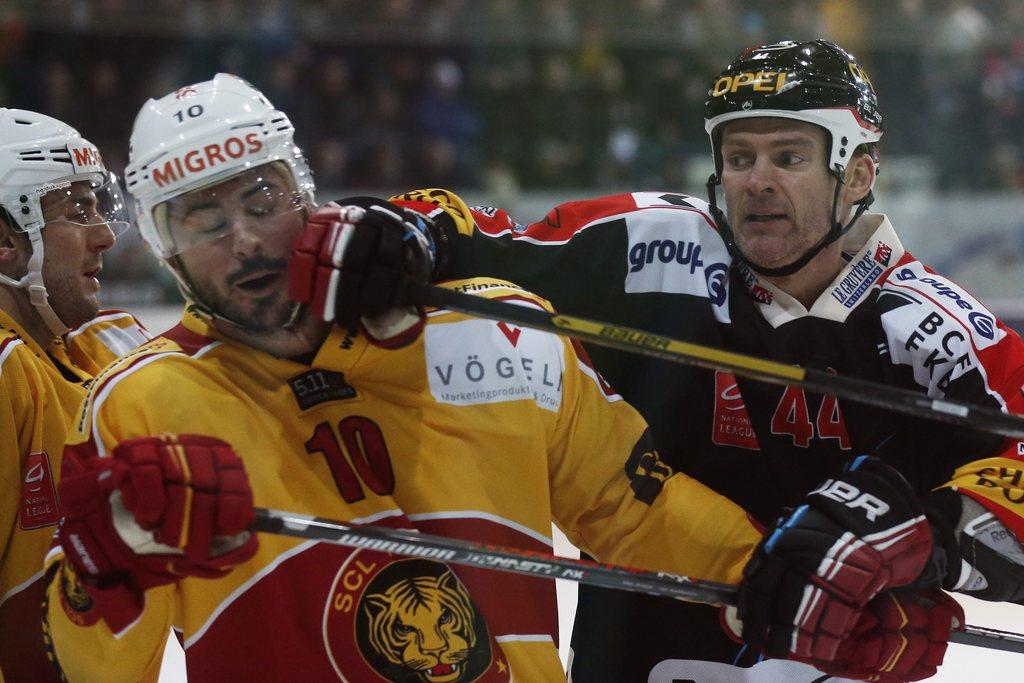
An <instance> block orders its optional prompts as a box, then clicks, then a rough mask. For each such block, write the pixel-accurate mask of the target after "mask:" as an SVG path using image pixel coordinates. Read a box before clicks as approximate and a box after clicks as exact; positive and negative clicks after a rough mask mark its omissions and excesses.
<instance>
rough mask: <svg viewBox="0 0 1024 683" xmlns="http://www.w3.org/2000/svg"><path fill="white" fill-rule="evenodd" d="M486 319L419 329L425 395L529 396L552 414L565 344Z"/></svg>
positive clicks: (459, 399)
mask: <svg viewBox="0 0 1024 683" xmlns="http://www.w3.org/2000/svg"><path fill="white" fill-rule="evenodd" d="M501 325H503V326H499V323H495V322H493V321H490V320H464V321H460V322H456V323H435V324H431V325H428V326H427V329H426V331H425V333H424V344H425V348H426V360H427V375H428V381H429V385H430V393H431V395H433V397H434V399H435V400H437V401H438V402H439V403H450V404H453V405H474V404H479V403H503V402H506V401H521V400H523V399H532V400H533V401H534V402H535V403H536V404H537V405H538V406H539V407H541V408H543V409H545V410H550V411H552V412H557V411H558V408H559V406H560V405H561V403H562V379H563V373H564V371H565V360H564V347H563V346H562V342H561V341H559V339H558V338H557V337H555V336H554V335H550V334H546V333H543V332H537V331H536V330H528V329H525V328H517V327H513V326H511V325H508V324H501Z"/></svg>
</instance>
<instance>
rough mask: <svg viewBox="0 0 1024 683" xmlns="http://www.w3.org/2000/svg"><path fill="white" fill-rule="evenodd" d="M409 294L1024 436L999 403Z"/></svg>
mask: <svg viewBox="0 0 1024 683" xmlns="http://www.w3.org/2000/svg"><path fill="white" fill-rule="evenodd" d="M410 296H411V298H412V299H413V301H415V302H416V303H418V304H421V305H424V306H432V307H436V308H446V309H448V310H452V311H458V312H460V313H465V314H467V315H472V316H477V317H480V318H490V319H492V320H500V321H504V322H509V323H514V324H516V325H520V326H522V327H528V328H532V329H535V330H542V331H544V332H553V333H554V334H561V335H565V336H567V337H575V338H576V339H581V340H583V341H587V342H590V343H592V344H597V345H599V346H607V347H609V348H613V349H619V350H620V351H627V352H630V353H638V354H642V355H645V356H653V357H655V358H661V359H662V360H667V361H671V362H674V363H683V364H685V365H694V366H697V367H702V368H707V369H710V370H724V371H728V372H732V373H734V374H736V375H741V376H743V377H748V378H750V379H756V380H761V381H763V382H770V383H772V384H783V385H789V386H797V387H803V388H804V389H809V390H811V391H814V392H817V393H821V394H831V395H833V396H837V397H839V398H845V399H847V400H850V401H856V402H858V403H866V404H869V405H873V406H877V407H879V408H885V409H887V410H893V411H896V412H900V413H905V414H907V415H914V416H917V417H923V418H928V419H932V420H940V421H942V422H948V423H950V424H955V425H959V426H963V427H969V428H971V429H976V430H979V431H985V432H992V433H994V434H1002V435H1003V436H1009V437H1015V438H1024V418H1021V417H1018V416H1016V415H1010V414H1007V413H1002V412H1000V411H998V410H995V409H993V408H986V407H984V406H976V405H971V404H969V403H963V402H961V401H953V400H949V399H938V398H932V397H929V396H926V395H925V394H922V393H918V392H915V391H910V390H908V389H902V388H899V387H890V386H885V385H882V384H877V383H875V382H869V381H866V380H862V379H857V378H855V377H844V376H840V375H833V374H831V373H828V372H824V371H822V370H815V369H813V368H801V367H798V366H795V365H786V364H785V363H778V362H776V361H772V360H767V359H764V358H756V357H754V356H748V355H745V354H741V353H733V352H732V351H726V350H723V349H717V348H714V347H711V346H702V345H700V344H693V343H690V342H685V341H681V340H678V339H672V338H671V337H663V336H661V335H658V334H654V333H651V332H644V331H643V330H637V329H633V328H631V327H624V326H622V325H613V324H611V323H604V322H599V321H595V320H589V319H587V318H578V317H576V316H571V315H564V314H560V313H549V312H547V311H543V310H540V309H538V308H533V307H527V306H519V305H516V304H512V303H508V302H507V301H499V300H495V299H485V298H483V297H479V296H473V295H472V294H466V293H464V292H458V291H455V290H452V289H445V288H444V287H438V286H436V285H424V284H413V285H411V290H410Z"/></svg>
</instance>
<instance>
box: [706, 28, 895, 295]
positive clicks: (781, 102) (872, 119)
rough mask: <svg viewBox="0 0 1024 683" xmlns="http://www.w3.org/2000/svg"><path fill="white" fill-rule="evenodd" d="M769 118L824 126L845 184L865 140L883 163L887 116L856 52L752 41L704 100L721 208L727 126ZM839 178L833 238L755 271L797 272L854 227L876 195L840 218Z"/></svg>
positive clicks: (823, 43) (832, 162) (832, 163)
mask: <svg viewBox="0 0 1024 683" xmlns="http://www.w3.org/2000/svg"><path fill="white" fill-rule="evenodd" d="M766 116H767V117H779V118H787V119H794V120H797V121H804V122H806V123H811V124H814V125H816V126H820V127H821V128H824V129H825V131H826V132H827V133H828V135H829V148H830V154H829V161H828V170H829V171H830V172H831V173H832V174H833V175H835V176H836V178H837V180H838V181H839V184H842V182H843V181H844V178H845V171H846V166H847V164H848V163H849V161H850V159H851V158H852V157H853V152H854V150H855V149H856V148H857V147H858V146H859V145H868V151H869V152H870V153H871V156H872V158H873V159H874V160H875V162H876V164H877V154H876V152H875V143H877V142H878V140H879V139H881V137H882V115H881V113H880V112H879V110H878V97H877V96H876V95H875V91H874V88H873V87H872V86H871V81H870V79H868V76H867V74H866V73H865V72H864V69H863V67H861V65H860V64H859V63H858V62H857V60H856V58H855V57H854V56H853V55H851V54H850V53H849V52H847V51H846V50H844V49H843V48H841V47H839V46H838V45H836V44H835V43H832V42H829V41H827V40H812V41H809V42H806V43H797V42H796V41H793V40H786V41H782V42H779V43H774V44H770V45H758V46H755V47H749V48H747V49H746V50H744V51H743V52H741V53H740V54H739V56H738V57H736V59H734V60H733V61H732V63H730V64H729V66H727V67H726V68H725V70H723V71H722V72H721V73H720V74H719V75H718V76H717V77H716V78H715V80H714V81H713V82H712V84H711V88H710V89H709V90H708V99H707V101H706V102H705V103H704V128H705V129H706V130H707V132H708V135H709V136H710V138H711V151H712V154H713V156H714V161H715V173H714V175H712V176H711V178H709V180H708V194H709V199H710V202H711V205H712V207H713V208H715V210H716V211H717V205H716V200H715V190H714V188H715V186H716V185H718V184H720V183H721V175H722V150H721V143H722V129H723V127H724V124H725V123H727V122H729V121H734V120H736V119H743V118H754V117H766ZM839 184H837V186H836V202H834V204H833V211H832V214H833V221H832V222H833V228H832V230H831V231H830V232H829V234H828V235H827V236H826V238H825V239H824V240H823V241H822V242H821V243H820V244H819V245H817V246H816V247H814V248H813V249H812V250H811V251H809V252H808V253H807V254H804V255H803V256H801V257H800V258H799V259H797V261H795V262H794V263H792V264H790V265H789V266H784V267H782V268H776V269H760V268H758V267H757V266H755V265H754V264H750V265H751V266H752V267H753V268H754V270H757V271H758V272H761V273H764V274H766V275H788V274H791V273H794V272H796V271H797V270H799V269H800V268H802V267H803V266H804V265H806V264H807V262H808V261H810V260H811V258H813V257H814V256H815V254H817V253H818V252H819V251H821V249H823V248H824V247H826V246H828V245H829V244H831V243H832V242H834V241H835V240H837V239H839V238H840V237H841V236H842V235H843V234H844V233H845V232H846V231H847V230H849V228H850V226H852V225H853V223H854V221H856V220H857V218H859V217H860V215H861V214H862V213H863V212H864V211H865V210H866V209H867V207H868V206H869V205H870V204H871V202H872V201H873V199H874V197H873V196H872V195H871V193H870V192H869V193H868V195H867V196H866V197H865V198H864V199H863V200H861V201H860V202H859V204H860V206H859V207H858V210H857V213H856V214H855V215H854V217H853V219H852V220H851V221H850V222H849V223H848V224H847V225H846V226H842V225H841V224H839V223H838V222H837V221H836V219H835V214H836V212H837V210H838V206H837V204H838V197H839ZM716 217H717V216H716ZM722 218H723V219H724V217H722ZM720 227H722V228H723V236H724V237H725V238H726V241H727V243H728V245H729V248H730V250H731V251H733V252H734V254H738V250H737V249H735V245H734V244H733V235H732V230H731V229H730V228H729V227H728V224H727V223H724V224H722V225H720ZM740 257H741V258H742V255H740Z"/></svg>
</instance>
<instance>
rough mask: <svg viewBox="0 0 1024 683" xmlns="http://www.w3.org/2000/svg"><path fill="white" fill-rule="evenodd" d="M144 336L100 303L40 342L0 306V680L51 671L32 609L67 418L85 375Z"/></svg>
mask: <svg viewBox="0 0 1024 683" xmlns="http://www.w3.org/2000/svg"><path fill="white" fill-rule="evenodd" d="M148 338H149V337H148V335H146V333H145V331H144V330H143V329H142V328H141V327H140V326H139V325H138V323H137V322H136V321H135V319H134V318H132V317H131V316H130V315H129V314H127V313H123V312H120V311H104V312H103V313H101V314H100V315H99V316H98V317H96V318H95V319H94V320H92V321H91V322H89V323H87V324H85V325H83V326H82V327H79V328H77V329H75V330H72V331H70V332H68V333H67V334H66V335H65V336H64V338H58V339H54V340H53V341H52V342H51V343H50V344H49V345H47V347H46V348H45V349H44V348H42V347H41V346H39V344H37V343H36V341H35V340H34V339H32V337H30V336H29V335H28V334H26V333H25V331H24V330H22V329H21V328H20V327H19V326H18V324H17V323H16V322H15V321H14V320H13V319H12V318H11V317H10V316H9V315H7V314H6V313H4V312H3V311H0V482H2V484H3V488H4V491H6V493H5V494H3V496H2V497H0V501H2V502H0V533H2V536H0V558H2V560H0V562H2V564H0V671H2V672H3V677H2V678H0V680H4V679H6V680H7V681H44V680H49V679H51V678H53V677H54V671H53V667H52V666H51V665H50V664H49V662H48V661H47V658H46V652H45V649H44V647H43V641H42V633H41V630H40V619H39V610H40V605H41V604H42V600H43V590H44V586H43V581H42V576H43V559H44V557H45V556H46V552H47V550H48V549H49V547H50V541H51V539H52V537H53V532H54V529H55V528H56V524H57V521H58V519H59V518H60V515H59V511H58V500H57V491H56V486H55V483H56V480H57V478H58V476H59V475H60V461H61V453H62V451H63V448H64V440H65V437H66V436H67V433H68V425H69V423H70V422H71V420H72V419H73V418H74V416H75V413H76V411H77V410H78V407H79V404H80V403H81V402H82V399H83V398H84V397H85V394H86V386H87V385H88V383H89V382H90V381H91V380H92V378H93V376H94V375H95V374H96V373H97V372H98V371H99V370H100V369H101V368H102V367H103V366H105V365H107V364H109V363H111V362H113V361H114V359H116V358H117V357H118V356H119V355H121V354H122V353H124V352H126V351H128V350H130V349H132V348H134V347H136V346H138V345H139V344H141V343H143V342H144V341H146V340H147V339H148Z"/></svg>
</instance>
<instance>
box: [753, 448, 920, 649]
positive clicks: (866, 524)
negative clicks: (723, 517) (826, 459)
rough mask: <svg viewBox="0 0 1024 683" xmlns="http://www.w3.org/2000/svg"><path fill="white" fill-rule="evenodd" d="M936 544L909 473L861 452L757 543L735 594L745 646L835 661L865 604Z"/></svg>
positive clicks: (916, 568) (910, 573) (904, 578)
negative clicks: (835, 476) (899, 470)
mask: <svg viewBox="0 0 1024 683" xmlns="http://www.w3.org/2000/svg"><path fill="white" fill-rule="evenodd" d="M930 552H931V533H930V530H929V528H928V522H927V521H925V517H924V513H923V512H922V510H921V506H920V504H919V503H918V501H917V498H916V496H915V495H914V493H913V491H912V490H911V489H910V486H909V484H907V482H906V480H904V479H903V477H902V476H900V474H899V473H898V472H897V471H896V470H894V469H892V468H891V467H889V466H888V465H886V464H885V463H883V462H882V461H881V460H878V459H876V458H869V457H867V456H861V457H859V458H857V459H856V460H854V461H853V463H851V464H850V465H848V466H847V467H846V468H845V469H844V471H843V473H842V475H841V476H840V477H838V478H836V479H829V480H827V481H826V482H825V483H824V484H822V485H821V486H820V487H819V488H818V489H816V490H814V491H812V492H811V493H810V494H808V495H807V498H806V499H805V503H804V504H803V505H801V506H800V507H798V508H797V509H796V510H795V511H794V512H793V513H792V514H791V515H790V516H789V517H788V518H786V519H784V520H783V519H780V520H779V521H778V522H776V524H775V526H774V528H772V529H770V530H769V531H768V533H767V534H766V535H765V538H764V540H763V541H762V542H761V544H760V545H759V546H758V547H757V549H756V550H755V551H754V556H753V557H752V558H751V560H750V562H749V563H748V564H747V566H746V568H745V569H744V572H743V574H744V581H743V583H742V585H741V586H740V590H739V596H738V598H739V601H738V614H739V618H740V620H741V621H742V622H743V640H744V641H746V643H747V645H748V652H749V653H750V654H752V655H753V654H756V653H758V652H760V651H761V650H762V649H763V651H764V653H765V654H766V655H768V656H770V657H793V656H796V657H802V658H806V659H816V660H820V661H831V660H832V659H834V658H835V656H836V652H837V649H838V647H839V644H840V642H841V641H843V640H844V639H845V638H846V637H848V636H849V634H850V632H851V631H852V630H853V628H854V626H855V625H856V624H857V621H858V619H859V617H860V611H861V609H862V608H863V607H864V605H865V604H867V602H868V601H869V600H871V599H872V598H873V597H875V595H877V594H878V593H879V592H881V591H883V590H886V589H888V588H893V587H896V586H903V585H906V584H908V583H910V582H912V581H913V580H914V579H915V578H916V577H917V576H918V574H920V573H921V570H922V569H923V568H924V566H925V564H926V562H927V561H928V557H929V554H930Z"/></svg>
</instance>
